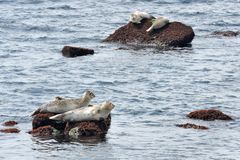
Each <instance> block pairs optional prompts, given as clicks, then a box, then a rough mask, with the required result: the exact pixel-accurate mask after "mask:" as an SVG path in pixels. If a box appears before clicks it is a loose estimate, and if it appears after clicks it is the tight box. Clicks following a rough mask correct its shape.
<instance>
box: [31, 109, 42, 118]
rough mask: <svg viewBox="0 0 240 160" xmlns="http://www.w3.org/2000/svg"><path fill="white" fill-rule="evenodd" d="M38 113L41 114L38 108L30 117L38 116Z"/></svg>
mask: <svg viewBox="0 0 240 160" xmlns="http://www.w3.org/2000/svg"><path fill="white" fill-rule="evenodd" d="M40 112H41V109H40V108H38V109H37V110H36V111H33V112H32V113H31V117H32V116H35V115H36V114H39V113H40Z"/></svg>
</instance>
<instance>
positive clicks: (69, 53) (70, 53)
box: [62, 46, 94, 57]
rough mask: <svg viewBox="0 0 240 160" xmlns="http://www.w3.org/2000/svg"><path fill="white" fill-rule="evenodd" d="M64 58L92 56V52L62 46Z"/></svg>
mask: <svg viewBox="0 0 240 160" xmlns="http://www.w3.org/2000/svg"><path fill="white" fill-rule="evenodd" d="M62 54H63V56H64V57H77V56H86V55H92V54H94V50H92V49H87V48H80V47H72V46H64V47H63V49H62Z"/></svg>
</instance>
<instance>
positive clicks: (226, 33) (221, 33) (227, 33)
mask: <svg viewBox="0 0 240 160" xmlns="http://www.w3.org/2000/svg"><path fill="white" fill-rule="evenodd" d="M212 34H213V35H216V36H224V37H236V36H237V35H239V34H240V32H234V31H215V32H213V33H212Z"/></svg>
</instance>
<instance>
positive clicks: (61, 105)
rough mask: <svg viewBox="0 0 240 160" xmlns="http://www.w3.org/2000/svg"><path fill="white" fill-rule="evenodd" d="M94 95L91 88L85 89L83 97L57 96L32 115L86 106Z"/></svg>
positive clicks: (62, 111)
mask: <svg viewBox="0 0 240 160" xmlns="http://www.w3.org/2000/svg"><path fill="white" fill-rule="evenodd" d="M94 97H95V95H94V93H93V92H91V91H89V90H87V91H85V92H84V93H83V96H82V97H80V98H76V99H66V98H62V97H55V99H54V100H53V101H51V102H49V103H47V104H43V105H42V106H40V107H39V108H38V109H37V110H36V111H34V112H33V114H32V116H34V115H36V114H38V113H41V112H50V113H64V112H67V111H70V110H73V109H77V108H81V107H85V106H88V104H89V103H90V101H91V100H92V99H93V98H94Z"/></svg>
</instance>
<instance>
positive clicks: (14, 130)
mask: <svg viewBox="0 0 240 160" xmlns="http://www.w3.org/2000/svg"><path fill="white" fill-rule="evenodd" d="M0 132H2V133H19V132H20V130H19V129H17V128H6V129H0Z"/></svg>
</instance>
